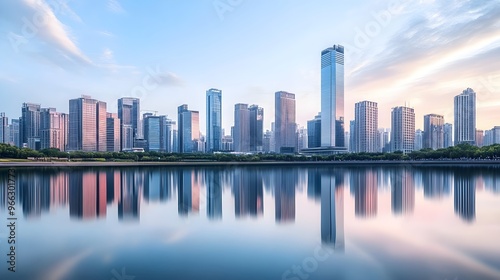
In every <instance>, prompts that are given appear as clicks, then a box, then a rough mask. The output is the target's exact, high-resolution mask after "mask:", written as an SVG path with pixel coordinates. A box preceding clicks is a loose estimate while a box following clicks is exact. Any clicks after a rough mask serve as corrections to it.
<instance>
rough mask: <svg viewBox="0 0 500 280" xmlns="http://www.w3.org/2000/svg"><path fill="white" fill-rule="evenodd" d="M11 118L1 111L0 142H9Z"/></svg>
mask: <svg viewBox="0 0 500 280" xmlns="http://www.w3.org/2000/svg"><path fill="white" fill-rule="evenodd" d="M8 138H9V118H8V117H6V116H5V113H0V143H8V142H9V139H8Z"/></svg>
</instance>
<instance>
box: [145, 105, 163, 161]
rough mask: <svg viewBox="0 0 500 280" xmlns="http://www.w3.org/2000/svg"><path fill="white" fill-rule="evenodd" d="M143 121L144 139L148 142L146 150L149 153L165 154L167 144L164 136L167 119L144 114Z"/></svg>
mask: <svg viewBox="0 0 500 280" xmlns="http://www.w3.org/2000/svg"><path fill="white" fill-rule="evenodd" d="M142 120H143V123H144V125H143V128H144V139H145V140H146V141H147V148H146V150H147V151H148V152H163V148H164V147H165V144H164V141H163V140H164V139H163V135H162V134H163V129H164V127H165V125H164V122H165V117H161V116H153V115H152V114H144V115H143V118H142Z"/></svg>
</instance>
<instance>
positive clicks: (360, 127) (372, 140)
mask: <svg viewBox="0 0 500 280" xmlns="http://www.w3.org/2000/svg"><path fill="white" fill-rule="evenodd" d="M354 111H355V121H354V133H355V139H356V140H355V143H354V144H355V147H354V151H356V152H358V153H376V152H378V145H377V143H378V142H377V130H378V107H377V103H376V102H372V101H362V102H358V103H356V104H355V110H354ZM351 149H352V147H351Z"/></svg>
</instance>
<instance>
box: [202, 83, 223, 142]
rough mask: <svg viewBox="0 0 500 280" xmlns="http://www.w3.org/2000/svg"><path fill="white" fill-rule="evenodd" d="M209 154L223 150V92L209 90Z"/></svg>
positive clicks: (207, 139)
mask: <svg viewBox="0 0 500 280" xmlns="http://www.w3.org/2000/svg"><path fill="white" fill-rule="evenodd" d="M206 143H207V148H206V150H207V152H216V151H220V150H221V148H222V91H221V90H219V89H213V88H212V89H209V90H207V137H206Z"/></svg>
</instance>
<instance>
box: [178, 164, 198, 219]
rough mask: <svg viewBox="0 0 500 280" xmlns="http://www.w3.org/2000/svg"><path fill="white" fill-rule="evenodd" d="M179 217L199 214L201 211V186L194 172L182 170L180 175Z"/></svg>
mask: <svg viewBox="0 0 500 280" xmlns="http://www.w3.org/2000/svg"><path fill="white" fill-rule="evenodd" d="M178 202H179V204H178V211H179V215H181V216H183V215H187V214H189V213H191V212H195V213H197V212H198V211H199V209H200V185H199V180H198V178H197V176H196V173H195V171H194V170H182V171H180V174H179V191H178Z"/></svg>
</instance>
